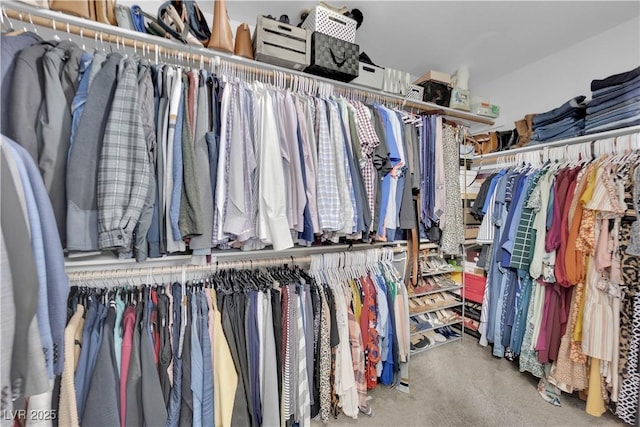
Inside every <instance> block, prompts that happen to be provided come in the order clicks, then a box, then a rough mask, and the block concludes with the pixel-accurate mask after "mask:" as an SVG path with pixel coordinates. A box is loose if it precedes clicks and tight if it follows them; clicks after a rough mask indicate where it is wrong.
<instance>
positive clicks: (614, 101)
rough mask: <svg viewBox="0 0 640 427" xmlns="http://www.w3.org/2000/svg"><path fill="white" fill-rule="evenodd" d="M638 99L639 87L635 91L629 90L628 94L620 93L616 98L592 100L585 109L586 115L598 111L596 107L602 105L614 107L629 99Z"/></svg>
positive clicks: (639, 95)
mask: <svg viewBox="0 0 640 427" xmlns="http://www.w3.org/2000/svg"><path fill="white" fill-rule="evenodd" d="M638 97H640V87H639V88H637V89H633V90H630V91H628V92H622V93H620V94H619V95H616V96H607V97H603V98H598V99H592V100H591V102H589V106H588V107H587V113H588V114H590V113H594V112H595V110H599V108H598V107H600V106H602V105H607V106H610V105H615V104H619V103H621V102H623V101H628V100H629V99H632V98H638Z"/></svg>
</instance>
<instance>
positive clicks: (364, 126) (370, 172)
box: [353, 102, 380, 214]
mask: <svg viewBox="0 0 640 427" xmlns="http://www.w3.org/2000/svg"><path fill="white" fill-rule="evenodd" d="M353 105H354V107H355V110H356V117H357V119H358V120H357V132H358V138H359V139H360V147H361V149H362V154H363V157H364V165H361V169H362V179H363V181H364V186H365V189H366V191H367V201H368V202H369V210H370V211H371V213H372V214H373V212H374V211H375V205H376V195H375V179H376V170H375V168H374V166H373V151H374V150H375V149H376V147H377V146H378V145H380V138H378V134H377V133H376V130H375V129H374V128H373V124H372V123H371V112H370V111H369V110H368V109H367V107H365V106H364V104H362V103H361V102H354V103H353Z"/></svg>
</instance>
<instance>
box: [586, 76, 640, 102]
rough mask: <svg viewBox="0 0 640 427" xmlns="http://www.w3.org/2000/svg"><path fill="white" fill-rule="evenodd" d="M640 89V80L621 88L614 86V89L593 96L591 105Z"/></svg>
mask: <svg viewBox="0 0 640 427" xmlns="http://www.w3.org/2000/svg"><path fill="white" fill-rule="evenodd" d="M638 90H640V80H638V81H637V82H635V83H633V84H628V85H626V86H624V87H621V88H612V90H610V91H608V92H606V93H601V94H600V95H598V96H595V95H594V96H592V98H591V101H589V105H598V104H600V103H601V102H604V101H608V100H610V99H614V98H617V97H618V96H620V95H624V94H625V93H631V92H636V93H637V92H638Z"/></svg>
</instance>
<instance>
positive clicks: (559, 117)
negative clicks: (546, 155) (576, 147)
mask: <svg viewBox="0 0 640 427" xmlns="http://www.w3.org/2000/svg"><path fill="white" fill-rule="evenodd" d="M585 99H586V97H585V96H582V95H580V96H576V97H575V98H572V99H570V100H568V101H567V102H565V103H564V104H562V105H561V106H559V107H558V108H554V109H553V110H551V111H547V112H546V113H541V114H536V116H535V117H534V118H533V134H532V135H531V144H536V143H540V142H547V141H556V140H559V139H567V138H573V137H576V136H580V135H582V134H583V131H584V125H585V121H584V116H585V114H586V104H585V103H584V100H585Z"/></svg>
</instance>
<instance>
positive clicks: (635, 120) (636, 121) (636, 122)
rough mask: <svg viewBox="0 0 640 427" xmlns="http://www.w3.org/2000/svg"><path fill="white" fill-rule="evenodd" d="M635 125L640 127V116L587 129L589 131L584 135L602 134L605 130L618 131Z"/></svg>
mask: <svg viewBox="0 0 640 427" xmlns="http://www.w3.org/2000/svg"><path fill="white" fill-rule="evenodd" d="M637 125H640V114H636V115H635V116H633V117H629V118H628V119H622V120H616V121H615V122H611V123H606V124H603V125H602V126H598V127H595V128H592V129H589V131H588V132H586V133H595V132H604V131H606V130H613V129H620V128H625V127H629V126H637Z"/></svg>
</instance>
